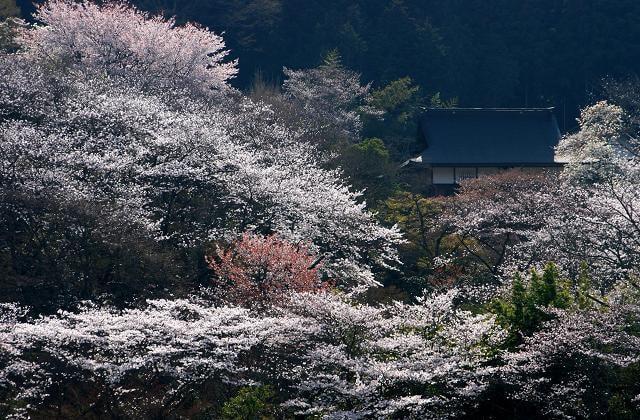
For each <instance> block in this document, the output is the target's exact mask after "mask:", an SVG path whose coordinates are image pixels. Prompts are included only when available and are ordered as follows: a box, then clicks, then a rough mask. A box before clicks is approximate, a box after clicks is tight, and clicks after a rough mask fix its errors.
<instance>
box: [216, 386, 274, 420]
mask: <svg viewBox="0 0 640 420" xmlns="http://www.w3.org/2000/svg"><path fill="white" fill-rule="evenodd" d="M274 396H275V392H274V391H273V388H272V387H271V386H268V385H266V386H258V387H245V388H241V389H240V391H239V392H238V394H237V395H236V396H235V397H233V398H231V399H230V400H228V401H227V402H225V403H224V406H223V407H222V412H221V417H220V418H221V419H222V420H271V419H275V418H276V417H275V416H274V406H273V404H272V400H273V398H274Z"/></svg>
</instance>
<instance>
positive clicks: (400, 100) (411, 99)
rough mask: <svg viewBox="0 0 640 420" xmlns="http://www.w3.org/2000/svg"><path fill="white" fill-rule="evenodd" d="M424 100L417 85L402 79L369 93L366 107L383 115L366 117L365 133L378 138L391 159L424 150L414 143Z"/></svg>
mask: <svg viewBox="0 0 640 420" xmlns="http://www.w3.org/2000/svg"><path fill="white" fill-rule="evenodd" d="M423 102H424V100H423V98H422V95H421V90H420V86H417V85H415V84H414V82H413V80H412V79H411V78H410V77H403V78H401V79H397V80H394V81H392V82H391V83H389V84H388V85H386V86H384V87H382V88H380V89H377V90H374V91H373V92H372V93H371V98H370V100H369V104H370V105H371V106H372V107H374V108H375V109H377V110H380V111H381V112H382V116H381V117H377V118H368V119H367V121H366V124H365V134H370V135H376V136H379V137H381V138H382V139H383V140H384V142H385V144H386V145H387V147H388V148H389V149H390V151H391V154H392V156H393V158H394V160H403V159H406V158H407V157H409V156H410V155H411V154H414V153H417V152H419V151H421V149H422V148H423V147H424V145H422V144H418V142H417V136H416V133H417V129H418V126H417V120H418V115H419V113H420V112H421V111H422V104H423Z"/></svg>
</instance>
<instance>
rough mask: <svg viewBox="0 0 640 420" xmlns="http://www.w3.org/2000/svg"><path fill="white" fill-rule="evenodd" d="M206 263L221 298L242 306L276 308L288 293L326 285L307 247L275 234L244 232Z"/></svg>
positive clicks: (306, 290) (316, 289)
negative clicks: (265, 234)
mask: <svg viewBox="0 0 640 420" xmlns="http://www.w3.org/2000/svg"><path fill="white" fill-rule="evenodd" d="M208 263H209V267H210V268H211V269H212V270H213V272H214V274H215V279H214V284H215V285H216V286H217V288H218V291H219V292H220V295H221V296H222V297H223V298H224V299H225V300H226V301H228V302H230V303H234V304H239V305H243V306H249V307H255V306H263V305H271V304H276V305H277V304H279V303H281V302H282V301H283V300H284V299H285V297H286V295H287V293H289V292H315V291H319V290H322V289H324V288H325V287H326V286H327V283H325V282H322V281H321V280H320V276H319V272H318V270H319V266H320V264H319V263H318V260H317V258H316V257H315V256H314V255H312V254H311V253H310V251H309V248H308V247H307V246H306V245H294V244H292V243H290V242H288V241H286V240H284V239H281V238H280V237H278V236H277V235H269V236H260V235H255V234H250V233H245V234H244V235H243V236H242V238H241V239H238V240H236V241H234V242H233V243H232V244H231V246H229V247H227V248H226V249H221V248H218V249H217V250H216V253H215V255H214V256H212V257H210V258H208Z"/></svg>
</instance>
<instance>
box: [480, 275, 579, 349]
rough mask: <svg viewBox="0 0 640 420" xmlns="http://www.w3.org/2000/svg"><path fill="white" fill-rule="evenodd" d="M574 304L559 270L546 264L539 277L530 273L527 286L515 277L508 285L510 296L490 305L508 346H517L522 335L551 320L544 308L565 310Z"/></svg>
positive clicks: (520, 278) (530, 332)
mask: <svg viewBox="0 0 640 420" xmlns="http://www.w3.org/2000/svg"><path fill="white" fill-rule="evenodd" d="M574 302H575V299H574V297H573V295H572V293H571V291H570V290H569V286H568V282H567V281H566V280H565V279H563V278H562V277H561V275H560V272H559V270H558V267H557V266H556V265H555V264H553V263H549V264H547V265H546V266H545V267H544V270H543V271H542V274H540V273H538V272H537V271H536V270H532V271H531V274H530V276H529V280H528V282H527V284H525V282H524V281H523V279H522V277H521V276H520V275H519V274H517V275H516V276H515V277H514V279H513V282H512V284H511V291H510V294H509V295H508V296H507V297H505V298H500V299H496V300H494V301H493V302H491V304H490V309H491V311H492V312H494V313H495V314H496V315H497V316H498V319H499V321H500V322H501V323H502V324H503V325H504V326H505V327H507V328H508V329H509V330H510V331H511V337H510V339H509V343H510V344H511V345H516V344H519V343H520V342H521V340H522V336H523V335H524V336H528V335H531V334H532V333H534V332H536V331H538V330H539V328H540V327H541V326H542V324H543V323H544V322H545V321H548V320H549V319H551V317H550V315H549V314H548V313H547V312H545V308H558V309H566V308H569V307H571V306H572V305H573V304H574Z"/></svg>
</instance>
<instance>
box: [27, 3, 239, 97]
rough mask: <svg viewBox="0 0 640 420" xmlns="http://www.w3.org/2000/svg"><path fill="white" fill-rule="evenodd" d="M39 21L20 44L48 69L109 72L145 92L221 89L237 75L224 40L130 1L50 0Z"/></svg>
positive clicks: (44, 5) (192, 25) (40, 10)
mask: <svg viewBox="0 0 640 420" xmlns="http://www.w3.org/2000/svg"><path fill="white" fill-rule="evenodd" d="M35 18H36V20H37V21H38V22H40V23H41V24H42V25H40V26H36V27H35V28H34V29H33V30H29V31H25V32H24V33H23V39H22V42H21V44H22V46H23V48H24V49H25V50H26V53H27V54H29V55H30V56H31V57H32V59H33V60H35V61H40V62H43V64H44V65H63V66H65V67H66V68H67V69H68V70H71V71H80V72H86V71H92V72H95V74H96V75H99V74H106V75H108V76H109V77H116V78H121V79H123V80H124V81H125V82H126V83H128V84H133V85H135V86H137V87H139V88H141V89H143V90H145V91H150V90H158V91H162V90H164V89H167V88H186V89H189V90H192V91H205V92H206V91H207V90H209V89H218V90H219V89H224V88H226V87H227V86H228V85H227V83H228V81H229V80H230V79H231V78H232V77H233V76H235V74H236V73H237V69H236V62H235V61H231V62H225V58H226V57H227V55H228V51H227V50H226V49H225V44H224V41H223V39H222V38H221V37H220V36H218V35H215V34H214V33H212V32H210V31H208V30H207V29H206V28H201V27H199V26H197V25H194V24H190V23H188V24H186V25H183V26H176V25H175V20H173V19H169V20H165V19H163V18H162V17H160V16H149V15H148V14H146V13H143V12H141V11H139V10H137V9H135V8H133V7H132V6H129V5H127V4H126V3H120V2H106V3H104V4H102V5H98V4H96V3H93V2H90V1H86V0H84V1H81V2H75V1H70V0H50V1H48V2H46V3H44V4H42V5H40V6H38V8H37V11H36V13H35Z"/></svg>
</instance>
